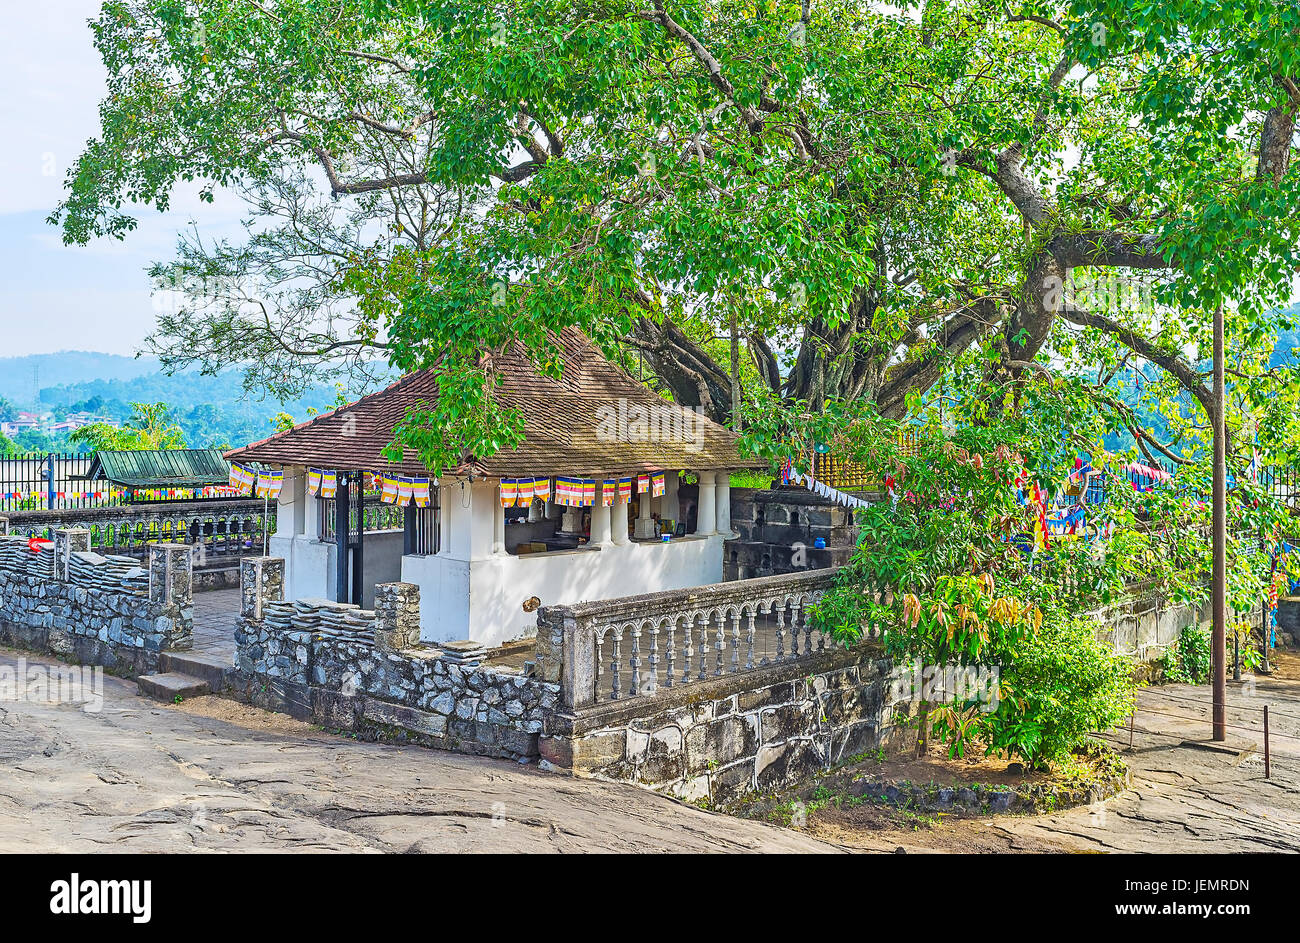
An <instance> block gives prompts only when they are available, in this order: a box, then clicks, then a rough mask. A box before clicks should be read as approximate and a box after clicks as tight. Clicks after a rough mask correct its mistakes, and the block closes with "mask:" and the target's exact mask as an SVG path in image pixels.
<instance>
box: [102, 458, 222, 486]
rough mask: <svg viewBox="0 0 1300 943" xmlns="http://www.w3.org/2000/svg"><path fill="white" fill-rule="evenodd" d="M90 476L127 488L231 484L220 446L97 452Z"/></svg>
mask: <svg viewBox="0 0 1300 943" xmlns="http://www.w3.org/2000/svg"><path fill="white" fill-rule="evenodd" d="M85 477H86V478H88V479H91V480H103V481H111V482H113V484H116V485H122V486H124V487H127V488H198V487H203V486H205V485H224V484H229V483H230V465H229V464H228V463H227V462H226V460H225V459H224V458H222V457H221V450H220V449H155V450H148V449H142V450H138V451H129V452H96V453H95V457H94V459H92V460H91V463H90V470H89V471H88V472H87V473H86V476H85Z"/></svg>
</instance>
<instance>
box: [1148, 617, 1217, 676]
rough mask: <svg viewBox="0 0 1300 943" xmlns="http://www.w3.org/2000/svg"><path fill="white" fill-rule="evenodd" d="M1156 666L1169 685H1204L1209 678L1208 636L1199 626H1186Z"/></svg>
mask: <svg viewBox="0 0 1300 943" xmlns="http://www.w3.org/2000/svg"><path fill="white" fill-rule="evenodd" d="M1156 664H1157V665H1158V666H1159V667H1160V669H1161V671H1162V673H1163V674H1164V679H1165V680H1166V681H1168V682H1170V683H1171V684H1204V683H1205V681H1206V680H1207V679H1208V678H1209V677H1210V634H1209V633H1208V632H1206V631H1205V629H1203V628H1201V627H1200V626H1199V625H1189V626H1187V627H1186V628H1185V629H1183V631H1182V634H1180V635H1179V636H1178V641H1177V642H1175V643H1174V645H1173V647H1171V648H1169V649H1166V650H1165V653H1164V654H1163V655H1161V656H1160V659H1159V660H1158V661H1157V662H1156Z"/></svg>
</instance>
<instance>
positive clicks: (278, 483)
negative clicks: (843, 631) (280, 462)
mask: <svg viewBox="0 0 1300 943" xmlns="http://www.w3.org/2000/svg"><path fill="white" fill-rule="evenodd" d="M283 487H284V472H283V471H264V472H258V473H257V496H258V497H259V498H278V497H279V496H280V489H281V488H283Z"/></svg>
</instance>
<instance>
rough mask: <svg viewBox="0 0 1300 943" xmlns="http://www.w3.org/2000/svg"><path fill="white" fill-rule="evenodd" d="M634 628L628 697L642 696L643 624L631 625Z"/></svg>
mask: <svg viewBox="0 0 1300 943" xmlns="http://www.w3.org/2000/svg"><path fill="white" fill-rule="evenodd" d="M631 629H632V658H631V660H630V664H631V665H632V685H631V687H630V688H629V689H628V692H627V696H628V697H640V696H641V625H640V624H639V623H638V624H637V625H634V626H631Z"/></svg>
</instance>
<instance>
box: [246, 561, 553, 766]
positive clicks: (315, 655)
mask: <svg viewBox="0 0 1300 943" xmlns="http://www.w3.org/2000/svg"><path fill="white" fill-rule="evenodd" d="M283 565H284V561H283V560H280V559H277V558H260V559H257V560H245V561H244V564H243V566H244V573H243V587H244V600H243V607H244V608H243V613H242V616H241V619H240V621H239V624H238V626H237V628H236V630H235V641H236V645H237V649H236V669H237V670H236V678H235V683H234V690H233V693H234V694H235V696H237V697H240V698H241V699H243V700H247V701H249V702H250V703H253V704H256V705H258V706H260V707H264V708H267V709H269V710H276V711H281V712H283V713H287V714H290V715H292V716H295V717H298V718H300V719H302V720H307V721H310V722H312V723H316V724H319V725H321V726H323V727H326V728H328V729H331V730H344V731H348V732H351V733H356V734H358V735H359V736H362V737H364V738H366V739H375V740H386V741H397V742H409V743H416V744H419V745H422V746H430V747H441V748H443V749H449V750H456V751H459V752H463V753H473V754H479V755H485V756H501V757H509V758H513V759H529V758H533V757H536V756H537V755H538V746H537V742H538V736H539V735H540V733H541V730H542V718H543V717H544V715H545V714H546V712H547V711H549V710H551V709H553V708H554V707H555V704H556V700H557V698H558V695H559V687H558V686H557V685H555V684H545V683H542V682H540V681H538V680H536V679H534V678H531V677H526V676H525V675H524V673H523V671H522V670H519V669H514V668H508V667H496V666H488V665H482V664H477V663H474V661H473V660H472V659H471V660H464V659H462V658H461V657H459V656H457V655H454V654H453V653H450V652H448V651H444V650H443V649H441V648H439V647H437V646H431V645H429V646H426V645H421V644H420V643H419V588H418V587H416V586H414V585H412V584H409V583H383V584H380V585H379V586H378V587H376V592H375V605H376V608H375V610H373V611H369V610H362V609H358V608H357V607H355V606H348V605H344V604H338V603H329V602H326V601H323V600H299V601H296V602H292V603H287V602H284V601H283V600H282V599H281V597H282V595H283V578H284V572H283Z"/></svg>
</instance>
